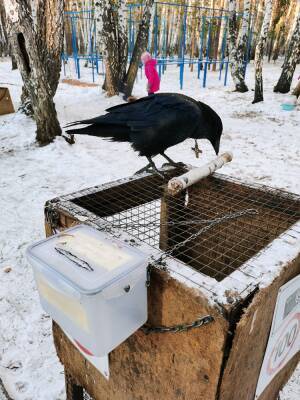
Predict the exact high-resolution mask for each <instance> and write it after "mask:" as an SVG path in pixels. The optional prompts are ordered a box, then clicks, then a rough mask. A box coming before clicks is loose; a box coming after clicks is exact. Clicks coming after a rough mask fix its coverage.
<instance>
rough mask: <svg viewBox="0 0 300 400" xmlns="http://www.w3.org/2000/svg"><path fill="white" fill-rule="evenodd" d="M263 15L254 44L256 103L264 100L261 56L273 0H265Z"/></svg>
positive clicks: (262, 55)
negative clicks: (255, 43)
mask: <svg viewBox="0 0 300 400" xmlns="http://www.w3.org/2000/svg"><path fill="white" fill-rule="evenodd" d="M265 1H266V6H265V15H264V19H263V23H262V27H261V31H260V36H259V39H258V42H257V45H256V49H255V59H254V65H255V90H254V100H253V102H252V103H253V104H254V103H258V102H260V101H263V100H264V94H263V75H262V65H263V58H264V50H265V46H266V42H267V36H268V31H269V26H270V21H271V16H272V6H273V0H265Z"/></svg>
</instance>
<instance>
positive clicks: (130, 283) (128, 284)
mask: <svg viewBox="0 0 300 400" xmlns="http://www.w3.org/2000/svg"><path fill="white" fill-rule="evenodd" d="M144 274H145V271H143V272H142V273H141V272H136V273H135V274H134V275H131V276H128V277H127V278H126V277H125V278H123V279H121V280H120V281H118V282H116V283H114V284H112V285H110V286H107V287H106V288H104V289H103V290H102V292H101V295H102V297H103V298H104V299H106V300H110V299H114V298H117V297H121V296H124V295H127V294H129V293H130V292H131V291H132V289H133V288H134V287H135V286H136V284H137V283H138V282H139V281H140V280H141V279H143V278H142V276H143V275H144Z"/></svg>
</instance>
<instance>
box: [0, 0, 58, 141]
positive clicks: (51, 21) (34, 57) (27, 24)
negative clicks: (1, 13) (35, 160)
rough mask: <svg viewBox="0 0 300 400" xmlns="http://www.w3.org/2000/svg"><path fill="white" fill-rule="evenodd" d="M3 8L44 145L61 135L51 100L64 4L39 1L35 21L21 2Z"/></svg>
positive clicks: (11, 0)
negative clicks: (7, 18) (7, 17)
mask: <svg viewBox="0 0 300 400" xmlns="http://www.w3.org/2000/svg"><path fill="white" fill-rule="evenodd" d="M5 7H6V14H7V16H9V24H10V27H9V29H10V36H11V44H12V47H13V50H14V54H15V56H16V60H17V64H18V68H19V71H20V73H21V76H22V79H23V83H24V92H25V93H26V94H28V96H29V98H30V100H31V104H32V108H33V113H34V119H35V121H36V125H37V131H36V139H37V141H38V143H39V144H41V145H45V144H48V143H50V142H51V141H53V139H54V138H55V137H56V136H58V135H60V134H61V128H60V125H59V122H58V119H57V114H56V109H55V105H54V102H53V97H54V95H55V92H56V89H57V85H58V80H59V76H60V68H61V60H60V56H61V52H62V46H63V11H64V1H63V0H39V2H38V3H37V15H36V21H34V20H33V17H32V13H31V9H30V7H29V5H28V4H27V2H26V1H24V0H6V2H5ZM34 22H35V23H34Z"/></svg>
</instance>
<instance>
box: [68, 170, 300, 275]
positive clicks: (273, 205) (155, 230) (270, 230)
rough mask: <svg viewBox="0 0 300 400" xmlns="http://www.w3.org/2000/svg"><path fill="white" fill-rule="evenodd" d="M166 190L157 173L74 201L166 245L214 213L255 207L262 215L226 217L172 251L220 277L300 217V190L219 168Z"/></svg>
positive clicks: (182, 237)
mask: <svg viewBox="0 0 300 400" xmlns="http://www.w3.org/2000/svg"><path fill="white" fill-rule="evenodd" d="M164 193H165V186H164V182H163V181H162V179H161V178H159V177H157V176H153V175H152V176H148V177H145V178H141V179H136V180H132V181H128V182H126V183H124V184H120V185H118V186H115V187H111V188H109V189H105V190H103V191H99V192H91V193H89V192H85V194H84V195H83V196H80V197H78V198H75V199H73V200H72V202H73V203H75V204H76V205H79V206H80V207H82V208H85V209H87V210H88V211H90V212H92V213H93V214H95V215H96V216H98V217H100V218H102V219H103V220H105V221H108V222H109V223H110V224H111V225H112V226H114V227H116V228H120V229H122V230H123V231H126V232H128V233H130V234H131V235H132V236H133V237H136V238H137V239H139V240H140V241H143V242H145V243H147V244H148V245H150V246H152V247H154V248H156V249H157V248H160V249H161V250H163V251H166V250H169V249H171V248H172V247H174V245H176V244H177V243H179V242H183V241H184V240H185V239H186V238H187V237H189V236H191V235H192V234H193V233H195V232H196V231H197V230H199V229H200V228H202V227H203V226H205V225H207V224H209V222H210V221H211V220H212V219H215V218H220V217H223V216H225V215H228V214H232V213H235V212H240V211H243V210H247V209H248V210H249V209H255V210H256V211H257V215H245V216H242V217H240V218H236V219H231V220H227V221H223V222H222V223H221V224H218V225H215V226H213V227H212V228H210V229H209V230H207V231H206V232H205V233H203V234H202V235H201V236H199V237H198V238H196V239H195V240H193V241H191V242H189V243H187V244H186V245H184V246H182V247H180V248H179V249H178V250H177V251H176V252H175V253H173V254H172V256H173V257H175V258H177V259H179V260H181V261H182V262H184V263H186V264H187V265H189V266H190V267H192V268H194V269H195V270H197V271H200V272H202V273H204V274H206V275H208V276H210V277H212V278H215V279H216V280H218V281H221V280H223V279H224V278H225V277H227V276H228V275H230V274H231V273H232V272H233V271H235V270H237V269H239V268H240V267H241V265H243V264H244V263H245V262H246V261H248V260H249V259H251V258H252V257H254V256H255V255H256V254H257V253H258V252H259V251H260V250H262V249H264V248H265V247H267V246H268V245H269V244H270V243H271V242H272V241H273V240H274V239H275V238H276V237H278V236H279V235H280V234H282V233H283V232H285V231H287V230H288V229H290V228H291V227H292V225H294V224H295V223H296V222H297V221H298V220H299V219H300V197H299V196H296V195H292V194H289V193H286V192H283V191H280V190H276V189H271V188H267V187H262V186H259V185H255V186H254V185H253V186H251V187H249V186H245V185H241V183H240V182H239V181H237V180H235V179H232V178H226V179H224V178H221V177H220V176H218V175H217V174H215V175H214V176H212V177H209V178H207V179H205V180H203V181H201V182H200V183H199V184H196V185H194V186H193V187H192V188H190V189H189V190H188V192H187V193H188V194H187V193H186V192H185V193H183V194H181V195H179V196H176V197H175V198H172V197H169V196H166V195H164ZM297 233H299V232H297ZM248 275H249V274H248ZM250 276H251V275H250ZM253 278H254V276H253Z"/></svg>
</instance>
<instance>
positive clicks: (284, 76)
mask: <svg viewBox="0 0 300 400" xmlns="http://www.w3.org/2000/svg"><path fill="white" fill-rule="evenodd" d="M299 57H300V6H299V7H298V15H297V14H296V22H295V28H294V31H293V34H292V37H291V40H290V43H289V46H288V49H287V52H286V55H285V59H284V63H283V67H282V71H281V75H280V78H279V80H278V82H277V85H276V86H275V87H274V92H280V93H288V92H289V91H290V89H291V84H292V80H293V76H294V72H295V69H296V65H297V62H298V60H299Z"/></svg>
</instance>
